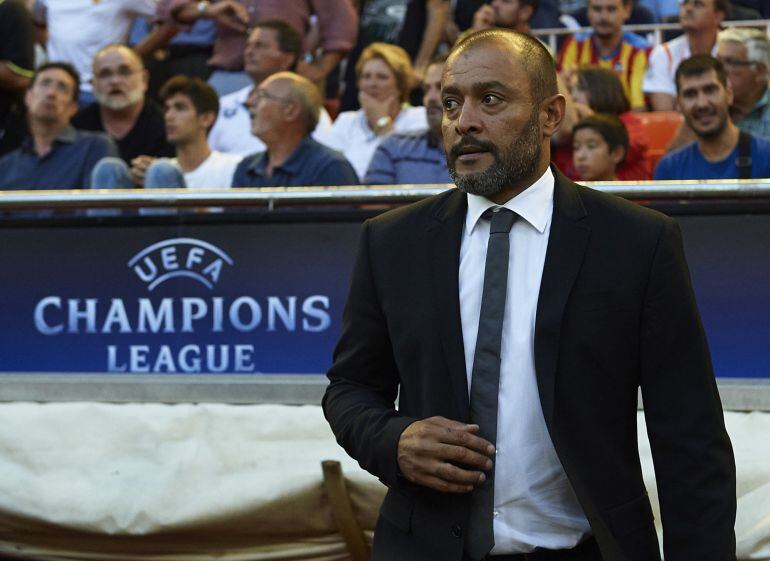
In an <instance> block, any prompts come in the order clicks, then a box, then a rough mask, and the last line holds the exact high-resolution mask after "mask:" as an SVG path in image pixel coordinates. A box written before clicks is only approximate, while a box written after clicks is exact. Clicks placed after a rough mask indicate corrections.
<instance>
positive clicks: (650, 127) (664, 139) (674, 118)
mask: <svg viewBox="0 0 770 561" xmlns="http://www.w3.org/2000/svg"><path fill="white" fill-rule="evenodd" d="M636 115H637V116H638V117H639V122H640V123H641V125H642V127H643V128H644V132H645V135H646V136H647V155H648V157H649V159H650V163H651V164H652V169H655V166H656V165H657V164H658V160H660V158H661V156H663V154H665V153H666V146H668V144H669V142H671V139H672V138H674V135H675V134H676V131H677V129H679V125H680V124H681V123H682V114H681V113H679V112H678V111H650V112H648V113H637V114H636Z"/></svg>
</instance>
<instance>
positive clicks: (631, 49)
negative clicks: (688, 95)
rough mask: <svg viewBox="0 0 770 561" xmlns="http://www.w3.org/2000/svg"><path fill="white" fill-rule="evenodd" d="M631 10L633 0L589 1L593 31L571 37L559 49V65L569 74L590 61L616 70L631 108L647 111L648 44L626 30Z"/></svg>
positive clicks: (563, 71) (561, 70)
mask: <svg viewBox="0 0 770 561" xmlns="http://www.w3.org/2000/svg"><path fill="white" fill-rule="evenodd" d="M630 13H631V11H630V0H589V1H588V20H589V21H590V22H591V31H588V32H585V33H580V34H578V35H574V36H570V37H569V38H567V40H566V41H565V42H564V44H563V45H562V48H561V50H560V51H559V60H558V67H559V71H560V72H562V73H566V74H569V73H570V72H571V71H574V70H575V69H576V68H577V67H579V66H583V65H586V64H594V65H599V66H601V67H603V68H609V69H611V70H615V71H616V72H618V73H619V75H620V81H621V83H622V84H623V88H624V89H625V91H626V95H627V96H628V99H629V101H630V102H631V108H632V109H634V110H643V109H644V107H645V103H644V95H643V94H642V78H643V77H644V72H645V70H646V69H647V47H648V45H647V41H646V40H645V39H644V38H643V37H641V36H640V35H637V34H636V33H632V32H630V31H623V24H624V23H625V22H626V20H627V19H628V17H629V15H630Z"/></svg>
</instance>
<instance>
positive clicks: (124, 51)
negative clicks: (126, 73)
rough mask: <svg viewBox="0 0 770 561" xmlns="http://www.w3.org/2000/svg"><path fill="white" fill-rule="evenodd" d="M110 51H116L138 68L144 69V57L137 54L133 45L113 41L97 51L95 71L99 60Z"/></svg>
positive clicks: (94, 63)
mask: <svg viewBox="0 0 770 561" xmlns="http://www.w3.org/2000/svg"><path fill="white" fill-rule="evenodd" d="M110 53H116V54H118V55H119V56H120V57H121V58H123V59H124V60H125V61H126V62H127V63H128V64H130V65H132V66H135V67H137V68H141V69H144V63H143V62H142V58H141V57H140V56H139V55H138V54H136V51H134V49H132V48H131V47H127V46H126V45H121V44H119V43H113V44H111V45H107V46H106V47H102V48H101V49H99V50H98V51H96V54H95V55H94V60H93V68H94V72H95V71H96V68H97V66H98V65H99V62H100V61H101V60H102V59H103V58H104V57H105V56H107V55H109V54H110Z"/></svg>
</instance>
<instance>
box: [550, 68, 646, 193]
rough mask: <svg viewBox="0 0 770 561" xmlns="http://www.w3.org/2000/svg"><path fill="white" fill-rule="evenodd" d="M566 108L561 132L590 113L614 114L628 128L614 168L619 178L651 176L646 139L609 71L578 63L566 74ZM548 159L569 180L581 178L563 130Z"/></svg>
mask: <svg viewBox="0 0 770 561" xmlns="http://www.w3.org/2000/svg"><path fill="white" fill-rule="evenodd" d="M567 87H568V91H567V92H563V93H565V95H566V97H567V105H568V111H567V115H566V118H565V122H564V124H563V125H562V131H571V130H572V127H573V126H574V125H575V124H576V123H577V121H579V120H581V119H583V118H585V117H588V116H589V115H592V114H594V113H606V114H608V115H615V116H616V117H618V119H620V120H621V121H622V123H623V124H624V125H625V126H626V130H627V131H628V141H629V143H628V153H627V154H626V158H625V161H624V162H623V164H622V165H621V166H620V167H618V169H617V176H618V179H619V180H621V181H635V180H645V179H652V164H651V162H650V159H649V157H648V156H647V138H646V135H645V132H644V128H643V127H642V124H641V121H640V120H639V117H638V115H636V113H634V112H633V111H631V105H630V103H629V101H628V97H627V96H626V93H625V91H624V90H623V84H622V83H621V82H620V78H618V75H617V74H616V73H615V72H613V71H612V70H608V69H606V68H600V67H598V66H582V67H580V68H578V69H577V70H576V71H575V72H573V73H572V74H571V75H570V76H568V77H567ZM556 144H557V147H556V149H555V150H554V153H553V156H552V159H553V162H554V163H555V164H556V165H557V166H558V167H559V169H560V170H561V171H562V172H563V173H564V174H565V175H567V176H568V177H570V178H572V179H583V178H582V177H580V174H579V173H578V172H577V170H576V169H575V166H574V164H573V157H572V156H573V155H572V138H571V135H570V134H569V133H563V134H561V135H560V137H559V138H558V139H557V140H556Z"/></svg>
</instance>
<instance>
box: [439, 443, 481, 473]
mask: <svg viewBox="0 0 770 561" xmlns="http://www.w3.org/2000/svg"><path fill="white" fill-rule="evenodd" d="M436 454H437V456H438V457H439V458H442V459H444V460H447V461H450V462H452V463H453V464H462V465H464V466H467V467H470V468H477V469H482V470H489V469H492V466H493V465H494V464H493V462H492V460H491V459H490V458H489V456H486V455H484V454H480V453H479V452H476V451H474V450H471V449H470V448H466V447H464V446H453V445H449V444H439V445H438V447H437V450H436Z"/></svg>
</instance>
